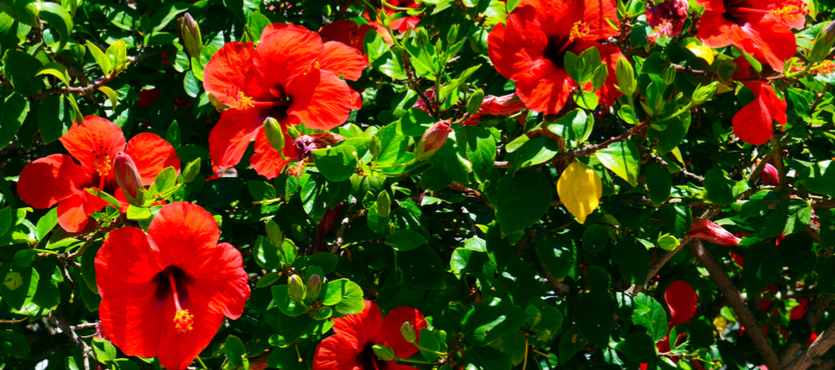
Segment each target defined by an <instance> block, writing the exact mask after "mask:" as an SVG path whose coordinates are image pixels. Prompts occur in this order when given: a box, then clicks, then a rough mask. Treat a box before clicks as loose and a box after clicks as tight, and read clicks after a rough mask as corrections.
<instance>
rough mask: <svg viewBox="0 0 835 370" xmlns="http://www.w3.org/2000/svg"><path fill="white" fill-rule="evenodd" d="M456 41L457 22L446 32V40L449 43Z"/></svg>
mask: <svg viewBox="0 0 835 370" xmlns="http://www.w3.org/2000/svg"><path fill="white" fill-rule="evenodd" d="M456 41H458V24H453V25H452V27H450V28H449V31H447V33H446V42H448V43H449V44H450V45H452V44H454V43H455V42H456Z"/></svg>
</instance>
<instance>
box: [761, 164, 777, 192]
mask: <svg viewBox="0 0 835 370" xmlns="http://www.w3.org/2000/svg"><path fill="white" fill-rule="evenodd" d="M760 178H761V179H762V180H763V182H764V183H765V184H766V185H771V186H777V185H780V178H779V175H778V174H777V168H775V167H774V166H772V165H771V163H766V164H765V167H764V168H763V172H761V173H760Z"/></svg>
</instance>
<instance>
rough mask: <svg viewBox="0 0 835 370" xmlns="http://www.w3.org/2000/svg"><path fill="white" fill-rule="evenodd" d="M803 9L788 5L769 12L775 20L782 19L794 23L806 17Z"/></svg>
mask: <svg viewBox="0 0 835 370" xmlns="http://www.w3.org/2000/svg"><path fill="white" fill-rule="evenodd" d="M804 14H805V13H804V11H803V9H801V8H800V7H799V6H797V5H793V4H790V5H786V6H782V7H779V8H774V9H772V10H771V12H769V15H771V16H772V17H774V18H777V19H781V20H783V21H794V20H798V19H800V17H802V16H803V15H804Z"/></svg>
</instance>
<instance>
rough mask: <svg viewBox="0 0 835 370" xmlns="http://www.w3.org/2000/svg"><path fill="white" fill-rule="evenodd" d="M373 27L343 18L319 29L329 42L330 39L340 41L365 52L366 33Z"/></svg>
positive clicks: (323, 38)
mask: <svg viewBox="0 0 835 370" xmlns="http://www.w3.org/2000/svg"><path fill="white" fill-rule="evenodd" d="M369 29H371V26H370V25H367V24H364V25H362V26H358V25H357V22H354V21H351V20H347V19H343V20H339V21H336V22H333V23H328V24H326V25H324V26H322V28H320V29H319V36H321V37H322V40H323V41H325V43H326V44H327V42H328V41H339V42H341V43H343V44H345V45H348V46H351V47H354V48H356V49H357V50H359V51H360V52H362V53H365V47H364V45H363V44H364V41H365V33H366V32H368V30H369Z"/></svg>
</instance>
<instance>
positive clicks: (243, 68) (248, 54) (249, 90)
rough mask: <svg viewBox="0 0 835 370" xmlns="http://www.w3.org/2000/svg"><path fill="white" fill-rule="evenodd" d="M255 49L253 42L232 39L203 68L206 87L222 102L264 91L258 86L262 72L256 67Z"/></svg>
mask: <svg viewBox="0 0 835 370" xmlns="http://www.w3.org/2000/svg"><path fill="white" fill-rule="evenodd" d="M255 55H256V53H255V49H254V48H253V45H252V43H251V42H248V43H246V44H242V43H240V42H230V43H227V44H226V45H223V47H222V48H220V50H218V51H217V53H215V55H214V56H212V60H211V61H209V63H207V64H206V68H205V70H204V71H203V88H204V89H206V92H208V93H210V94H212V95H214V96H215V98H217V100H219V101H220V102H221V103H223V104H226V105H234V102H235V101H236V99H238V98H239V97H240V96H239V94H240V93H243V94H244V95H245V96H248V97H257V96H262V95H263V94H264V92H263V90H262V89H261V88H260V87H258V86H259V84H258V81H259V79H258V74H257V73H256V71H255V68H254V67H253V60H254V59H255Z"/></svg>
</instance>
